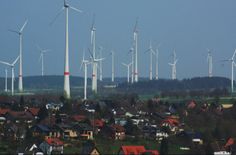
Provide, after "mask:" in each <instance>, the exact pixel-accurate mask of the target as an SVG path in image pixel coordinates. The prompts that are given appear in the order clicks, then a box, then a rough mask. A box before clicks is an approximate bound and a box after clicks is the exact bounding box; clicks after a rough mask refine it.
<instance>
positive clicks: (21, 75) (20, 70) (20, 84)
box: [9, 20, 28, 92]
mask: <svg viewBox="0 0 236 155" xmlns="http://www.w3.org/2000/svg"><path fill="white" fill-rule="evenodd" d="M27 22H28V21H27V20H26V21H25V23H24V25H23V26H22V27H21V29H20V31H16V30H9V31H11V32H14V33H16V34H18V35H19V37H20V54H19V55H20V64H19V86H18V89H19V92H23V68H22V61H23V60H22V35H23V30H24V28H25V26H26V24H27Z"/></svg>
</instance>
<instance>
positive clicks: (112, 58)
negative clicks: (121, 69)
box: [111, 51, 115, 82]
mask: <svg viewBox="0 0 236 155" xmlns="http://www.w3.org/2000/svg"><path fill="white" fill-rule="evenodd" d="M114 79H115V66H114V51H111V82H114Z"/></svg>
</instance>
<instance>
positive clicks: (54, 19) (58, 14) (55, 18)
mask: <svg viewBox="0 0 236 155" xmlns="http://www.w3.org/2000/svg"><path fill="white" fill-rule="evenodd" d="M64 9H65V7H62V8H61V10H60V11H59V12H58V13H57V15H56V16H55V17H54V18H53V20H52V21H51V23H50V26H51V25H52V24H53V23H54V22H55V21H56V20H57V18H58V17H59V16H60V14H61V13H62V11H63V10H64Z"/></svg>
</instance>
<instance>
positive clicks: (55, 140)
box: [45, 137, 64, 146]
mask: <svg viewBox="0 0 236 155" xmlns="http://www.w3.org/2000/svg"><path fill="white" fill-rule="evenodd" d="M45 141H46V142H47V143H48V144H49V145H53V146H61V145H63V144H64V143H63V142H62V141H61V140H60V139H58V138H50V137H49V138H47V139H45Z"/></svg>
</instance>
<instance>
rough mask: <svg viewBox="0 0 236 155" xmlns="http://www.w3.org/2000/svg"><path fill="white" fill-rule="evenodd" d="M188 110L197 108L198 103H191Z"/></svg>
mask: <svg viewBox="0 0 236 155" xmlns="http://www.w3.org/2000/svg"><path fill="white" fill-rule="evenodd" d="M187 107H188V109H193V108H195V107H196V103H195V102H194V101H191V102H190V103H189V104H188V106H187Z"/></svg>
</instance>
